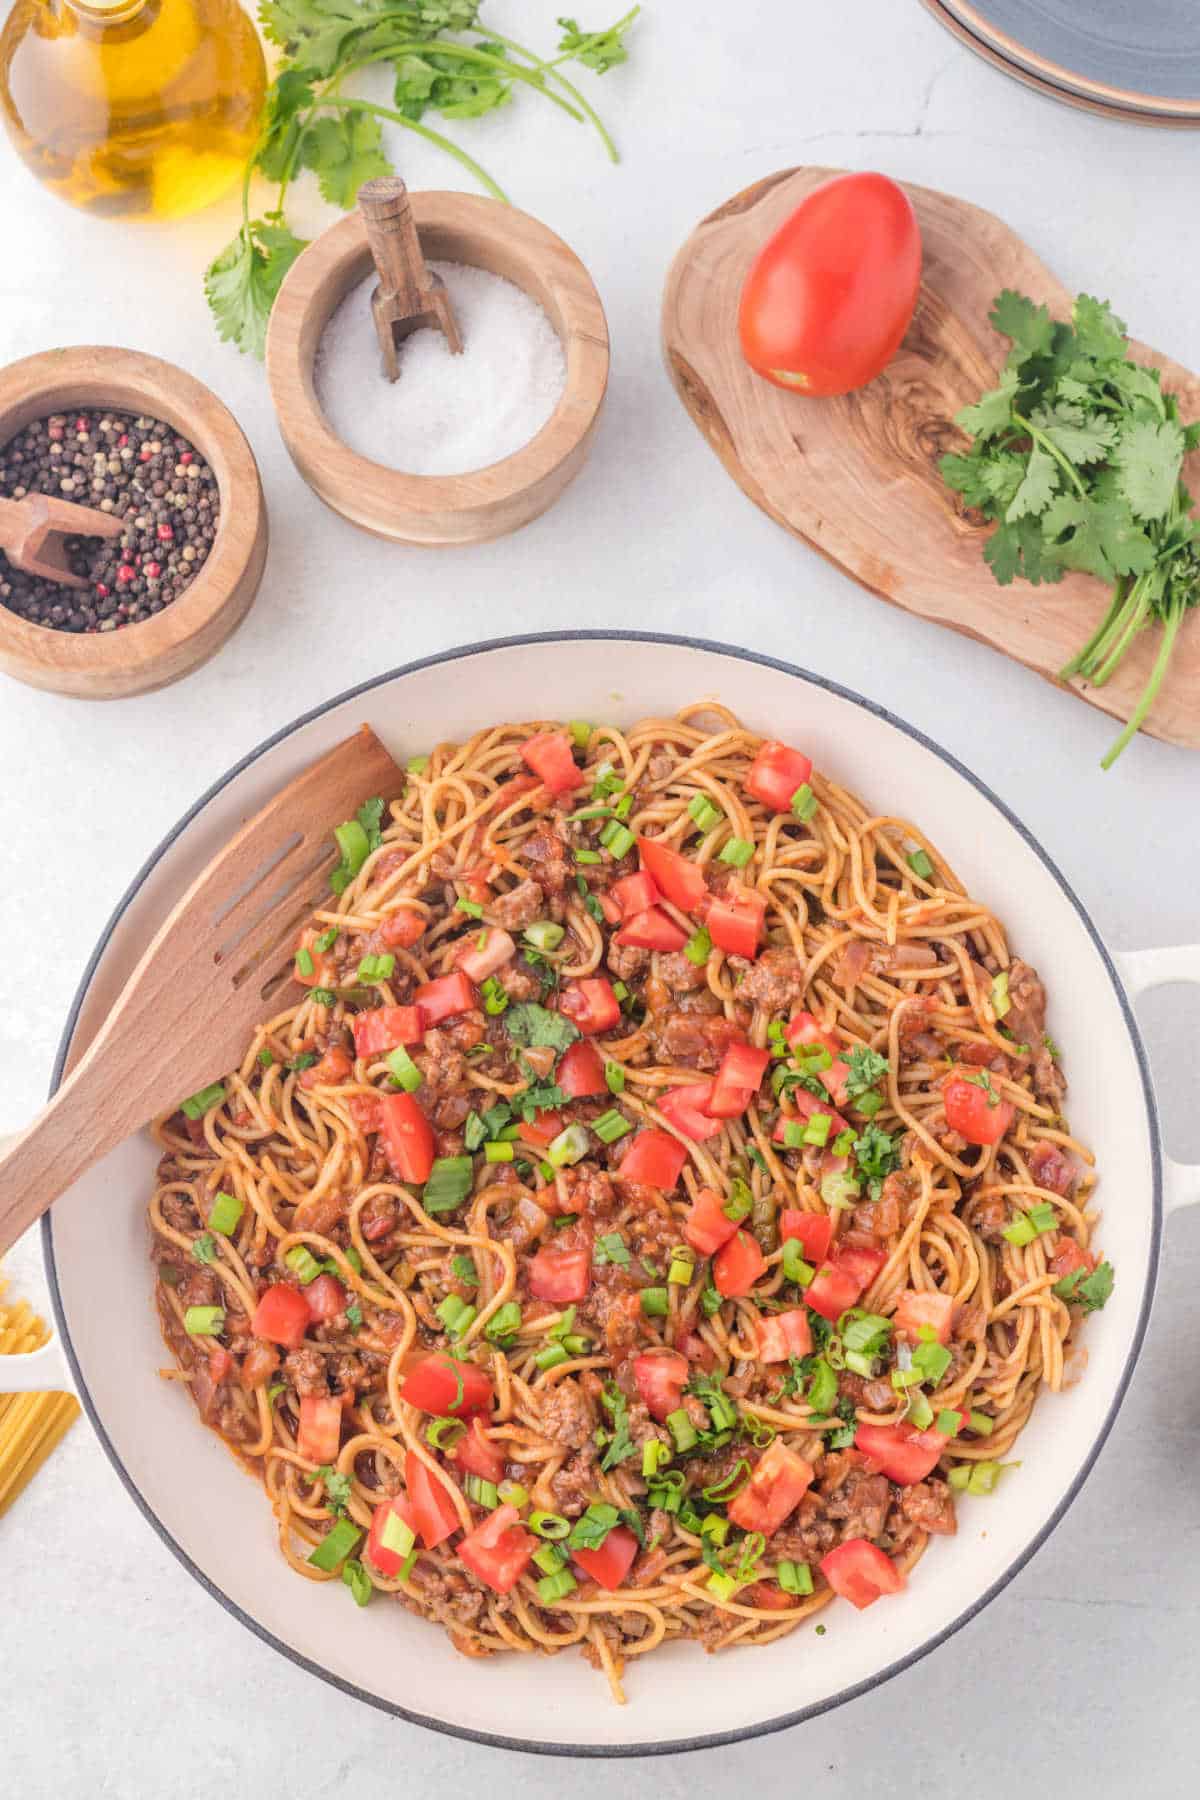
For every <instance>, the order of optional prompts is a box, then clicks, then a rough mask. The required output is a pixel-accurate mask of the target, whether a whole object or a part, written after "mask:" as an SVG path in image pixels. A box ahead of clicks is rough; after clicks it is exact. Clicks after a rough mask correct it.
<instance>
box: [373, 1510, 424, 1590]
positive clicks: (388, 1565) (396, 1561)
mask: <svg viewBox="0 0 1200 1800" xmlns="http://www.w3.org/2000/svg"><path fill="white" fill-rule="evenodd" d="M391 1518H395V1519H398V1520H399V1521H400V1523H401V1524H402V1525H406V1526H407V1527H408V1529H409V1531H411V1532H412V1534H413V1537H414V1539H415V1538H416V1535H417V1519H416V1514H415V1513H414V1512H413V1509H412V1507H411V1506H410V1505H409V1503H408V1501H407V1500H405V1499H403V1498H401V1496H400V1495H399V1494H397V1495H396V1496H395V1497H394V1498H393V1499H391V1500H384V1501H382V1502H381V1503H380V1505H378V1506H377V1507H376V1508H375V1512H374V1514H373V1516H372V1519H371V1534H370V1536H369V1537H368V1539H367V1555H368V1557H369V1558H370V1560H371V1562H372V1563H373V1564H374V1566H375V1568H377V1569H378V1570H379V1573H380V1574H381V1575H387V1576H389V1577H390V1576H392V1575H398V1574H399V1573H400V1571H401V1569H402V1568H403V1567H404V1563H405V1559H406V1557H407V1554H408V1552H407V1551H405V1552H401V1551H399V1550H393V1549H390V1548H389V1546H388V1545H387V1544H386V1543H385V1542H384V1533H385V1531H386V1530H387V1524H388V1520H389V1519H391Z"/></svg>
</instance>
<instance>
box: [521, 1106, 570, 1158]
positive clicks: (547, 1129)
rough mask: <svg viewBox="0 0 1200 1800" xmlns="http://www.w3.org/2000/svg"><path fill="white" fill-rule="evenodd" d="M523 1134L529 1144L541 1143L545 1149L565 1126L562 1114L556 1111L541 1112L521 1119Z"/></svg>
mask: <svg viewBox="0 0 1200 1800" xmlns="http://www.w3.org/2000/svg"><path fill="white" fill-rule="evenodd" d="M520 1127H521V1136H522V1138H523V1139H524V1140H525V1142H526V1143H527V1144H540V1145H541V1146H542V1148H543V1149H544V1148H545V1146H546V1145H547V1144H552V1143H553V1142H554V1140H555V1138H556V1137H557V1136H558V1134H559V1132H560V1131H561V1130H562V1128H563V1120H562V1114H561V1113H556V1112H540V1113H537V1114H536V1115H535V1117H534V1118H532V1119H530V1120H528V1121H526V1120H525V1119H522V1120H521V1121H520Z"/></svg>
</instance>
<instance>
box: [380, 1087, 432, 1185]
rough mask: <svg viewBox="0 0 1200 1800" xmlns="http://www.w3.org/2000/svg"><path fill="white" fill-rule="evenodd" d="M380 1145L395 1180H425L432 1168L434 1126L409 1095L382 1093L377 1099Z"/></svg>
mask: <svg viewBox="0 0 1200 1800" xmlns="http://www.w3.org/2000/svg"><path fill="white" fill-rule="evenodd" d="M379 1125H380V1130H381V1131H382V1132H383V1147H384V1150H385V1151H386V1153H387V1159H388V1162H389V1164H390V1165H391V1169H392V1173H393V1174H394V1175H395V1176H396V1179H397V1180H398V1181H412V1182H418V1181H428V1179H429V1171H430V1170H431V1169H432V1167H433V1160H434V1143H433V1126H432V1125H431V1124H430V1123H429V1120H428V1119H427V1118H426V1117H425V1114H424V1113H423V1112H422V1111H421V1108H420V1107H419V1106H418V1105H417V1103H416V1101H415V1100H414V1099H413V1097H412V1095H411V1094H384V1095H383V1097H382V1098H381V1100H380V1102H379Z"/></svg>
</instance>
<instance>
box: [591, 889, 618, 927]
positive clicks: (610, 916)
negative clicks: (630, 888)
mask: <svg viewBox="0 0 1200 1800" xmlns="http://www.w3.org/2000/svg"><path fill="white" fill-rule="evenodd" d="M613 885H614V886H616V885H617V884H616V883H614V884H613ZM592 898H593V899H594V900H595V902H596V905H597V906H598V907H599V908H600V911H601V912H602V913H603V914H604V922H605V924H606V925H619V924H620V922H621V908H620V907H619V906H618V905H617V902H616V901H615V900H614V899H613V897H612V895H611V894H594V895H593V896H592Z"/></svg>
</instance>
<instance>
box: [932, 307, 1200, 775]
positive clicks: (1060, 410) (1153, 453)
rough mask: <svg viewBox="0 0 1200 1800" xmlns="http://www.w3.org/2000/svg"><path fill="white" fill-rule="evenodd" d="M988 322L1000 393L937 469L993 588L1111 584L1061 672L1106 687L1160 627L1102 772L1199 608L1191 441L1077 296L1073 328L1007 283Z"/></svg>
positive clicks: (1107, 324)
mask: <svg viewBox="0 0 1200 1800" xmlns="http://www.w3.org/2000/svg"><path fill="white" fill-rule="evenodd" d="M990 317H991V322H992V324H993V325H994V326H995V327H996V330H997V331H999V332H1002V333H1003V334H1004V336H1005V337H1007V338H1010V339H1011V340H1012V346H1013V347H1012V351H1011V353H1010V355H1009V357H1008V361H1007V362H1006V363H1005V366H1004V371H1003V374H1002V375H1001V378H1000V383H999V386H998V387H996V388H993V389H992V391H991V392H990V393H987V394H984V395H983V396H982V397H981V399H979V400H978V401H977V402H976V403H975V404H974V405H973V406H968V407H966V408H964V410H963V411H962V412H960V413H959V414H958V415H957V422H958V424H959V425H961V426H962V428H963V430H964V431H966V432H968V433H969V434H970V436H971V438H972V443H971V447H970V450H969V451H968V452H967V454H966V455H958V454H953V455H949V456H944V457H943V458H942V461H941V469H942V475H943V477H944V479H945V481H946V483H947V485H948V486H949V487H951V488H953V489H955V490H956V492H958V493H960V494H961V495H962V496H963V499H964V500H965V502H966V504H967V505H968V506H970V507H975V508H977V509H978V510H979V511H980V512H982V513H983V514H984V515H985V517H987V518H989V519H995V520H996V521H997V529H996V530H995V531H994V532H993V534H992V536H991V537H990V538H989V539H988V541H987V543H986V545H985V546H984V552H983V554H984V557H985V559H986V561H987V562H988V563H989V565H990V566H991V570H992V573H993V575H995V577H996V580H997V581H998V582H1000V583H1001V585H1002V586H1006V585H1007V584H1008V583H1009V582H1011V581H1012V580H1013V578H1014V577H1015V576H1018V575H1019V576H1022V577H1023V578H1024V579H1025V580H1026V581H1031V582H1034V583H1039V582H1044V581H1046V582H1050V581H1061V580H1062V578H1063V576H1064V575H1065V574H1066V573H1067V571H1068V570H1069V569H1077V570H1082V571H1083V572H1085V573H1086V574H1089V575H1095V576H1097V577H1099V579H1100V580H1102V581H1107V582H1111V584H1112V590H1113V594H1112V604H1111V606H1110V607H1109V610H1108V613H1107V615H1106V617H1105V619H1104V621H1103V623H1102V624H1101V626H1100V628H1099V630H1098V631H1096V632H1095V633H1094V635H1093V636H1092V637H1091V638H1090V639H1089V640H1088V642H1087V643H1086V644H1085V645H1084V646H1083V648H1082V649H1081V650H1080V651H1079V652H1078V654H1077V655H1076V656H1073V657H1072V658H1071V660H1070V662H1069V663H1068V664H1067V665H1066V667H1065V668H1063V669H1062V670H1061V671H1060V678H1061V679H1062V680H1064V681H1065V680H1067V679H1068V678H1069V677H1070V676H1072V675H1084V676H1086V677H1087V679H1088V680H1089V681H1090V682H1091V683H1092V684H1093V685H1094V686H1096V687H1102V686H1103V685H1104V683H1105V682H1106V681H1108V680H1109V679H1110V678H1111V676H1112V675H1113V673H1114V671H1115V670H1116V669H1117V668H1118V667H1119V665H1120V663H1121V660H1122V658H1123V657H1124V656H1125V654H1126V652H1127V651H1128V649H1129V647H1130V645H1131V644H1132V643H1133V642H1134V640H1135V638H1136V637H1137V635H1138V633H1139V632H1140V631H1142V630H1143V629H1144V628H1146V627H1148V626H1150V625H1155V624H1157V625H1160V626H1161V627H1162V639H1161V643H1160V646H1159V653H1158V656H1157V659H1156V661H1155V664H1154V668H1153V670H1152V671H1151V674H1150V679H1149V680H1148V681H1147V683H1146V686H1145V688H1144V690H1143V692H1142V695H1141V697H1140V699H1139V700H1138V703H1137V705H1136V707H1135V708H1134V711H1133V714H1132V716H1131V718H1130V720H1129V723H1128V725H1127V726H1126V727H1125V729H1124V731H1122V733H1121V735H1120V736H1119V737H1118V738H1117V740H1116V742H1115V743H1114V744H1113V746H1112V748H1111V749H1110V750H1109V752H1108V754H1107V755H1106V756H1105V757H1104V759H1103V762H1102V765H1101V766H1102V767H1103V768H1105V769H1108V768H1111V767H1112V765H1113V763H1114V762H1115V761H1116V759H1117V757H1118V756H1119V755H1120V754H1121V752H1122V750H1123V749H1124V748H1125V746H1126V744H1128V742H1129V740H1130V739H1131V738H1132V737H1133V735H1134V733H1135V732H1136V731H1137V730H1138V728H1139V727H1140V725H1141V724H1142V722H1143V720H1144V719H1145V718H1146V715H1147V714H1148V713H1149V711H1150V708H1151V707H1152V706H1153V704H1154V698H1155V695H1156V694H1157V693H1158V690H1159V687H1160V686H1161V685H1162V680H1163V676H1164V675H1165V674H1166V671H1167V665H1168V663H1169V662H1170V659H1171V651H1172V649H1173V647H1174V643H1175V638H1176V635H1177V633H1178V631H1179V627H1180V625H1181V624H1182V622H1183V619H1184V616H1185V614H1186V613H1187V611H1188V609H1189V608H1190V607H1193V606H1196V605H1197V604H1198V603H1200V527H1198V525H1197V521H1196V519H1195V518H1194V516H1193V514H1192V500H1191V495H1190V494H1189V493H1188V491H1187V489H1186V488H1185V487H1184V485H1183V482H1182V481H1181V479H1180V472H1181V469H1182V466H1183V459H1184V456H1185V455H1186V454H1187V452H1188V451H1189V450H1194V449H1196V447H1197V446H1198V445H1200V424H1191V425H1186V426H1185V425H1183V424H1182V423H1181V421H1180V417H1179V405H1178V402H1177V400H1176V399H1175V396H1174V395H1173V394H1164V393H1163V391H1162V387H1161V384H1160V377H1159V371H1158V370H1157V369H1145V368H1142V367H1140V366H1139V365H1138V364H1137V363H1134V362H1131V361H1130V359H1129V344H1128V342H1127V339H1126V334H1125V326H1124V324H1123V323H1122V321H1121V320H1120V319H1118V318H1116V317H1115V316H1114V314H1113V312H1112V310H1111V308H1110V307H1109V306H1108V305H1107V303H1106V302H1103V301H1099V300H1093V299H1092V298H1091V297H1090V295H1088V294H1080V295H1079V296H1078V298H1077V299H1076V301H1075V304H1074V307H1073V309H1072V315H1071V323H1070V324H1069V325H1068V324H1065V323H1063V322H1061V321H1057V320H1054V319H1052V318H1051V317H1050V314H1049V312H1048V310H1047V309H1046V307H1044V306H1035V305H1034V303H1033V301H1032V300H1030V299H1028V298H1027V297H1026V296H1025V295H1024V294H1016V293H1013V291H1012V290H1011V289H1008V288H1006V289H1005V291H1004V292H1003V293H1002V294H1000V295H999V296H998V297H997V299H996V303H995V307H994V310H993V311H992V313H991V315H990Z"/></svg>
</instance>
